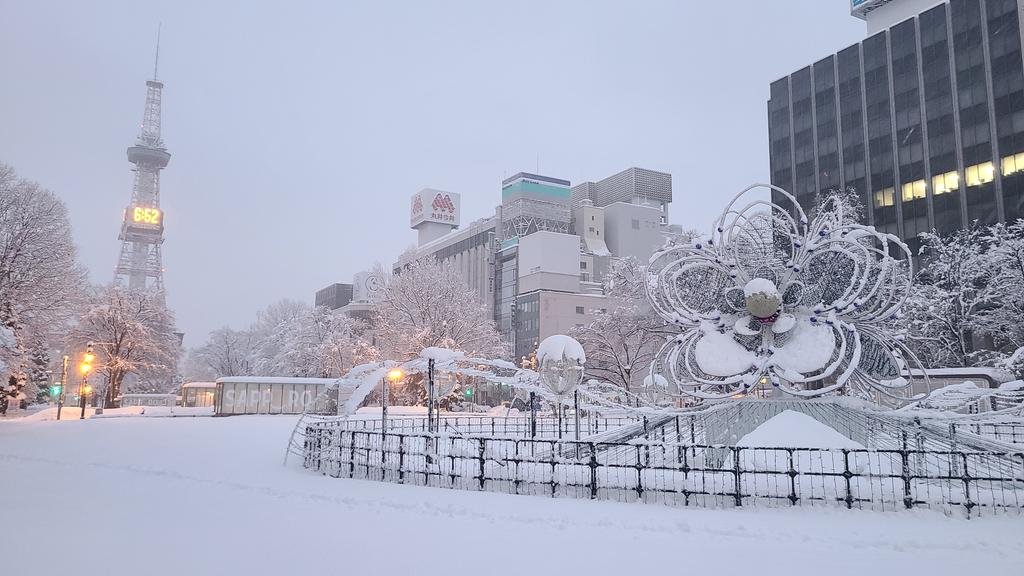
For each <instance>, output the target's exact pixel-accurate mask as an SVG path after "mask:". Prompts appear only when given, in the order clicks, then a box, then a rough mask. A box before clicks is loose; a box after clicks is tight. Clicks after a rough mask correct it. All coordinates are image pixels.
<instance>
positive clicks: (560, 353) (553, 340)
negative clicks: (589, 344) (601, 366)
mask: <svg viewBox="0 0 1024 576" xmlns="http://www.w3.org/2000/svg"><path fill="white" fill-rule="evenodd" d="M563 357H564V358H566V359H568V360H575V361H576V362H579V363H580V364H583V363H585V362H586V361H587V355H586V354H585V353H584V352H583V346H582V345H581V344H580V343H579V342H578V341H576V339H575V338H572V337H569V336H566V335H564V334H555V335H554V336H548V337H547V338H545V339H544V340H543V341H542V342H541V343H540V346H539V347H538V348H537V361H538V362H543V361H544V360H545V359H551V360H561V359H562V358H563Z"/></svg>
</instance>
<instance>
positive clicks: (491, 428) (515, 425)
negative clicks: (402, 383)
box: [324, 415, 639, 438]
mask: <svg viewBox="0 0 1024 576" xmlns="http://www.w3.org/2000/svg"><path fill="white" fill-rule="evenodd" d="M638 421H639V420H638V419H637V418H626V417H603V416H594V415H586V416H582V417H581V418H580V435H581V436H590V435H593V434H600V433H603V432H607V431H608V430H614V429H617V428H620V427H622V426H626V425H628V424H632V423H635V422H638ZM324 422H331V424H330V425H332V426H336V427H340V428H342V429H345V430H367V431H378V432H379V431H380V429H381V420H379V419H376V418H334V419H324ZM325 425H326V424H325ZM437 425H438V429H439V430H440V431H441V432H442V433H445V434H448V435H465V434H489V435H491V436H514V437H519V438H528V437H531V436H545V437H557V435H558V429H559V425H561V431H562V434H563V435H572V434H574V433H575V428H574V426H575V422H574V419H573V418H572V417H567V418H562V419H561V421H559V420H558V419H557V418H551V417H542V418H537V419H536V420H535V425H534V427H531V420H530V418H529V417H521V416H509V417H494V416H440V417H439V418H438V419H437ZM387 427H388V431H389V432H391V433H394V434H408V433H417V432H427V431H428V430H429V428H428V421H427V419H426V418H408V417H400V418H390V419H388V421H387Z"/></svg>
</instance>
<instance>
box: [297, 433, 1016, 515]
mask: <svg viewBox="0 0 1024 576" xmlns="http://www.w3.org/2000/svg"><path fill="white" fill-rule="evenodd" d="M365 422H371V421H365ZM481 425H482V424H481ZM350 426H351V422H349V423H346V424H345V425H342V423H341V422H338V421H323V422H313V423H310V424H308V425H307V427H306V430H305V433H306V436H305V440H304V449H303V452H304V465H305V467H306V468H308V469H312V470H317V471H320V472H321V473H323V474H325V475H329V476H334V477H346V478H363V479H371V480H381V481H387V482H397V483H403V484H416V485H422V486H434V487H441V488H453V489H462V490H485V491H491V492H503V493H509V494H530V495H544V496H550V497H571V498H590V499H599V500H615V501H623V502H644V503H658V504H664V505H671V506H706V507H721V506H840V507H845V508H863V509H874V510H894V509H908V508H918V507H924V508H932V509H937V510H942V511H945V512H954V511H957V510H959V511H964V512H966V513H967V514H968V515H977V514H981V513H994V512H1010V511H1012V512H1014V513H1020V512H1021V511H1022V510H1024V453H1010V454H1007V453H1001V452H970V451H936V450H919V449H914V443H913V442H912V441H910V442H904V443H903V446H902V447H901V448H898V449H879V450H824V449H802V448H757V447H735V446H723V445H696V444H688V443H675V442H669V441H662V440H658V439H654V440H652V439H648V438H640V439H637V440H634V441H630V442H577V441H573V440H565V439H563V440H559V439H555V438H516V437H497V436H495V437H489V436H466V435H459V436H453V435H449V434H444V433H441V434H430V433H426V432H420V431H416V432H408V433H406V432H403V431H395V430H391V431H389V432H387V433H384V432H381V431H380V430H379V429H378V430H376V431H370V430H359V429H352V428H351V427H350ZM367 426H369V424H367ZM581 426H582V424H581ZM389 428H390V424H389Z"/></svg>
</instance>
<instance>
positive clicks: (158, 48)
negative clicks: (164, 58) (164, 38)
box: [153, 22, 164, 80]
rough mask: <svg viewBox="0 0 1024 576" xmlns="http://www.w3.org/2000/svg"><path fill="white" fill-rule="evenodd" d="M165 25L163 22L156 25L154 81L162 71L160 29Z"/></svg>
mask: <svg viewBox="0 0 1024 576" xmlns="http://www.w3.org/2000/svg"><path fill="white" fill-rule="evenodd" d="M163 25H164V23H163V22H159V23H157V25H156V59H155V61H154V62H153V80H156V79H157V75H156V73H157V70H159V69H160V29H161V28H163Z"/></svg>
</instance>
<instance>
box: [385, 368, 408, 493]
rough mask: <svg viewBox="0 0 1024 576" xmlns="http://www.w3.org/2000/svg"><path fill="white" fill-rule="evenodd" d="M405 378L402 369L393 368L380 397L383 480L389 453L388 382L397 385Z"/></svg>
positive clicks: (388, 374)
mask: <svg viewBox="0 0 1024 576" xmlns="http://www.w3.org/2000/svg"><path fill="white" fill-rule="evenodd" d="M403 377H405V373H404V372H402V369H401V368H392V369H391V370H388V373H387V376H385V377H384V382H383V384H382V388H383V390H382V391H381V395H380V408H381V410H380V475H381V478H382V479H383V478H384V462H385V461H386V459H387V451H386V450H385V449H384V447H385V446H384V445H385V440H387V433H388V382H389V381H390V382H392V383H394V384H397V383H398V381H399V380H401V379H402V378H403Z"/></svg>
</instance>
